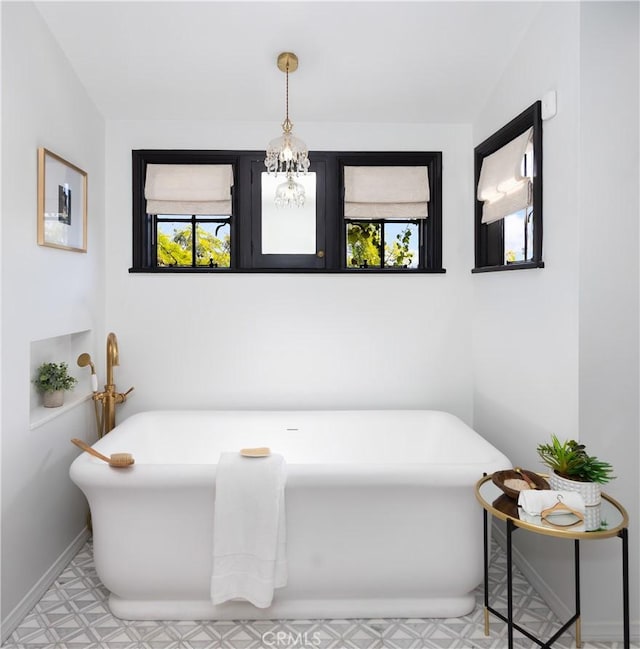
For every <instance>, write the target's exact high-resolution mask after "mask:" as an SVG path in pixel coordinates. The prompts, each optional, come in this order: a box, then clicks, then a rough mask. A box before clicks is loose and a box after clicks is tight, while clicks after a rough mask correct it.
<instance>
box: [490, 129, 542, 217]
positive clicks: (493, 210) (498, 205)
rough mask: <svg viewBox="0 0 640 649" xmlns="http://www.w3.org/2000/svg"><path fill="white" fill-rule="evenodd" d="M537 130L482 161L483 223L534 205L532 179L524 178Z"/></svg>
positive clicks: (515, 139) (506, 145) (528, 132)
mask: <svg viewBox="0 0 640 649" xmlns="http://www.w3.org/2000/svg"><path fill="white" fill-rule="evenodd" d="M532 135H533V128H530V129H529V130H527V131H525V132H524V133H523V134H522V135H519V136H518V137H516V138H514V139H513V140H511V142H509V143H508V144H505V145H504V146H503V147H502V148H501V149H498V150H497V151H495V152H494V153H492V154H491V155H489V156H487V157H486V158H485V159H484V160H483V161H482V168H481V169H480V179H479V181H478V200H479V201H482V202H483V203H484V205H483V206H482V222H483V223H493V222H494V221H498V220H500V219H503V218H505V216H509V214H513V213H514V212H518V211H519V210H522V209H524V208H525V207H527V206H528V205H531V203H532V196H531V190H532V184H531V179H530V178H528V177H527V176H523V175H522V160H523V158H524V155H525V153H527V151H528V150H530V149H531V147H532V143H531V138H532Z"/></svg>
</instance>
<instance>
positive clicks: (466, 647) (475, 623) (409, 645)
mask: <svg viewBox="0 0 640 649" xmlns="http://www.w3.org/2000/svg"><path fill="white" fill-rule="evenodd" d="M490 581H491V588H492V599H491V601H492V604H493V605H494V606H495V608H498V609H506V560H505V557H504V553H503V551H502V550H501V549H500V548H498V547H497V546H494V549H493V558H492V563H491V579H490ZM107 596H108V593H107V591H106V589H105V588H104V586H103V585H102V584H101V583H100V580H99V579H98V577H97V575H96V572H95V568H94V566H93V555H92V547H91V543H90V542H88V543H87V544H86V545H85V546H84V547H83V548H82V549H81V550H80V552H79V553H78V554H77V555H76V556H75V558H74V559H73V560H72V561H71V563H70V564H69V565H68V566H67V568H66V569H65V570H64V572H63V573H62V574H61V575H60V576H59V577H58V579H57V580H56V582H55V583H54V584H53V586H51V588H50V589H49V590H48V591H47V592H46V593H45V595H44V597H43V598H42V599H41V600H40V602H38V604H37V605H36V606H35V608H34V609H33V610H32V611H31V612H30V613H29V614H28V615H27V616H26V617H25V619H24V620H23V621H22V622H21V624H20V625H19V626H18V628H17V629H16V630H15V632H14V633H13V634H12V635H11V637H10V638H9V640H8V642H7V643H6V644H5V645H3V649H503V648H504V647H506V646H507V633H506V625H505V624H504V623H502V622H501V621H499V620H497V619H496V618H493V619H492V623H491V635H490V636H489V637H486V636H485V635H484V633H483V614H482V589H481V588H478V589H477V591H476V600H477V606H476V608H475V610H474V611H473V612H472V613H471V614H470V615H467V616H465V617H462V618H451V619H444V620H435V619H402V620H399V619H388V620H382V619H380V620H377V619H376V620H364V619H362V620H360V619H359V620H296V621H286V620H273V621H258V622H256V621H253V622H252V621H233V622H171V621H167V622H140V621H138V622H132V621H123V620H118V619H117V618H115V617H114V616H113V615H111V613H110V612H109V608H108V606H107ZM514 598H515V617H516V620H517V621H518V622H519V623H520V624H521V625H522V626H525V627H526V628H528V629H529V630H530V631H531V632H533V633H536V634H538V635H539V636H542V637H543V638H545V639H546V638H549V637H550V636H551V635H553V633H554V631H555V630H556V629H558V628H559V626H560V623H559V622H558V620H557V619H556V618H555V617H554V615H553V614H552V613H550V612H549V610H548V609H547V607H546V605H545V604H544V602H543V601H542V599H541V598H540V597H539V595H538V594H537V593H536V592H535V591H534V590H533V588H532V587H531V586H530V585H529V584H528V583H527V581H526V580H525V579H524V577H523V576H522V575H521V574H520V572H519V571H517V570H515V571H514ZM514 644H515V646H516V647H518V648H519V649H520V648H524V647H527V648H528V647H536V646H537V645H536V644H535V643H533V642H532V641H530V640H528V639H527V638H525V637H523V636H522V635H520V634H519V633H517V632H516V633H515V635H514ZM574 646H575V644H574V643H573V638H572V637H571V636H570V635H565V636H563V637H562V638H560V640H558V641H557V642H556V643H555V644H554V648H556V649H570V648H572V647H574ZM621 646H622V644H621V643H584V644H583V647H584V648H585V649H619V648H620V647H621ZM633 646H634V647H635V649H639V648H638V646H637V645H633Z"/></svg>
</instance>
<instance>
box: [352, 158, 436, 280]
mask: <svg viewBox="0 0 640 649" xmlns="http://www.w3.org/2000/svg"><path fill="white" fill-rule="evenodd" d="M343 177H344V220H345V225H344V227H345V266H346V268H351V269H353V268H359V269H367V268H422V267H424V240H425V229H424V227H423V226H424V221H425V219H426V218H427V217H428V213H429V198H430V194H429V170H428V167H426V166H379V165H366V166H362V165H361V166H345V167H344V169H343Z"/></svg>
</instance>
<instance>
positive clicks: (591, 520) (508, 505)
mask: <svg viewBox="0 0 640 649" xmlns="http://www.w3.org/2000/svg"><path fill="white" fill-rule="evenodd" d="M476 498H477V500H478V502H479V503H480V505H482V508H483V511H482V515H483V521H484V632H485V635H489V614H490V613H491V614H493V615H495V616H496V617H498V618H499V619H501V620H502V621H503V622H506V623H507V630H508V640H509V649H513V630H514V629H516V630H518V631H519V632H520V633H522V634H523V635H525V636H526V637H527V638H529V639H530V640H533V642H535V643H536V644H538V645H540V646H541V647H543V648H547V647H551V645H552V644H553V643H554V642H555V641H556V640H557V639H558V638H559V637H560V636H561V635H562V634H563V633H564V632H565V631H567V629H568V628H569V627H570V626H571V625H572V624H575V627H576V647H580V646H581V644H582V641H581V637H580V541H581V540H584V539H587V540H590V541H591V540H598V539H607V538H611V537H616V536H617V537H619V538H620V539H622V607H623V637H624V644H623V646H624V648H625V649H629V537H628V526H629V516H628V515H627V512H626V511H625V509H624V507H623V506H622V505H621V504H620V503H618V502H617V501H615V500H614V499H613V498H611V497H610V496H607V495H606V494H604V493H603V494H602V502H601V504H600V505H597V506H596V507H597V508H598V509H596V508H595V507H594V508H591V507H588V508H587V515H586V516H585V521H584V522H582V523H581V522H580V521H578V519H575V517H574V520H570V517H572V516H573V515H572V514H564V515H562V516H563V517H564V519H563V518H559V519H557V520H558V522H559V523H560V524H559V525H556V524H553V523H550V522H549V521H548V520H542V519H540V517H539V516H536V517H534V516H527V514H525V513H524V512H522V510H521V509H518V505H517V502H516V501H515V500H513V499H512V498H509V497H508V496H507V495H506V494H504V493H503V492H502V491H501V490H500V489H499V488H498V487H497V486H496V485H495V484H494V483H493V482H492V480H491V476H490V475H489V476H486V475H485V476H484V477H483V478H481V479H480V480H479V481H478V483H477V484H476ZM489 514H491V516H492V517H493V518H496V519H498V520H502V521H505V523H506V537H507V614H506V615H504V613H502V612H500V611H497V610H496V609H494V608H493V607H492V606H491V605H490V604H489V550H490V548H489V522H488V515H489ZM518 529H524V530H527V531H529V532H533V533H534V534H543V535H546V536H555V537H558V538H563V539H571V540H573V543H574V566H575V567H574V575H575V613H574V615H573V616H572V617H571V618H570V619H569V620H568V621H567V622H566V623H565V624H564V625H562V627H561V628H560V629H559V630H558V631H557V632H556V633H555V634H554V635H553V637H551V638H550V639H549V640H547V641H543V640H540V639H539V638H537V637H536V636H534V635H533V634H532V633H531V632H530V631H528V630H527V629H525V628H523V627H521V626H520V625H518V624H516V623H515V622H514V621H513V567H512V535H513V532H514V531H516V530H518Z"/></svg>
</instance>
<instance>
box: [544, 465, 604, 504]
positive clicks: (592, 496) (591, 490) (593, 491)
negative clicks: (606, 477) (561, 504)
mask: <svg viewBox="0 0 640 649" xmlns="http://www.w3.org/2000/svg"><path fill="white" fill-rule="evenodd" d="M549 486H550V487H551V489H553V490H554V491H575V492H577V493H579V494H580V495H581V496H582V498H583V499H584V504H585V505H587V506H591V505H597V504H599V503H600V483H598V482H580V480H568V479H567V478H563V477H562V476H560V475H558V474H556V473H552V474H551V475H550V476H549Z"/></svg>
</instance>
